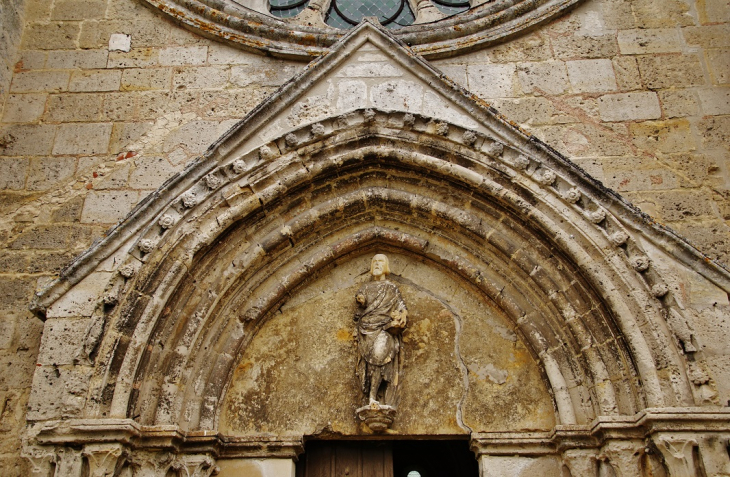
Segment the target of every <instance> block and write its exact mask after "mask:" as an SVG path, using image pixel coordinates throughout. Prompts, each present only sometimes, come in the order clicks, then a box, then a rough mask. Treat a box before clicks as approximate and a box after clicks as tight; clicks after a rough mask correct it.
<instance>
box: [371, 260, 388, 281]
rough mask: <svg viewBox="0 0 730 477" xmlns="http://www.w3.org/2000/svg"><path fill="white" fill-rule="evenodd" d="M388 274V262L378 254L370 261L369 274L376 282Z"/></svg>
mask: <svg viewBox="0 0 730 477" xmlns="http://www.w3.org/2000/svg"><path fill="white" fill-rule="evenodd" d="M389 273H390V261H388V257H387V256H385V255H384V254H382V253H379V254H377V255H375V256H374V257H373V259H372V260H371V261H370V274H371V275H372V276H373V278H375V279H376V280H382V279H383V278H385V277H387V276H388V274H389Z"/></svg>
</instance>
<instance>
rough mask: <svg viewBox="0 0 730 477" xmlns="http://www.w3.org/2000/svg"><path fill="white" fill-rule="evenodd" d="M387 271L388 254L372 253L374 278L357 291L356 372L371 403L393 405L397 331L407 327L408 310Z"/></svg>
mask: <svg viewBox="0 0 730 477" xmlns="http://www.w3.org/2000/svg"><path fill="white" fill-rule="evenodd" d="M389 273H390V264H389V262H388V257H386V256H385V255H383V254H378V255H375V256H374V257H373V259H372V261H371V262H370V274H371V275H372V276H373V281H371V282H368V283H366V284H364V285H363V286H362V287H361V288H360V290H359V291H358V292H357V295H356V296H355V299H356V300H357V305H358V308H357V311H355V318H354V319H355V322H356V323H357V344H358V351H359V358H358V364H357V373H358V375H359V377H360V383H361V385H362V392H363V394H365V396H367V397H368V398H369V400H370V404H373V403H376V402H377V403H379V404H381V403H382V404H385V405H388V406H391V405H393V404H395V402H394V398H395V388H396V387H397V386H398V368H399V362H398V357H399V352H400V346H401V343H400V333H401V332H402V331H403V329H404V328H405V327H406V318H407V316H408V310H407V309H406V304H405V302H404V301H403V297H401V294H400V290H398V287H397V286H396V285H395V284H394V283H393V282H391V281H389V280H388V279H387V277H388V274H389Z"/></svg>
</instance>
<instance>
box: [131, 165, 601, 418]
mask: <svg viewBox="0 0 730 477" xmlns="http://www.w3.org/2000/svg"><path fill="white" fill-rule="evenodd" d="M384 157H389V156H384ZM363 165H367V164H365V163H363ZM388 171H389V172H388V174H389V175H388V180H389V181H390V188H388V189H382V190H381V191H380V192H378V193H377V194H374V196H375V197H378V200H376V201H372V200H371V201H370V202H372V203H377V202H379V201H382V200H383V199H387V198H388V197H390V199H389V200H390V202H388V201H387V200H386V201H385V203H386V206H385V207H380V209H379V210H381V212H379V213H381V214H382V210H389V209H393V210H396V209H400V210H405V209H403V208H402V207H400V206H395V205H396V203H397V202H398V200H400V202H401V203H403V204H405V205H407V206H408V210H409V211H412V210H413V207H414V204H417V203H420V204H422V206H425V205H426V204H431V205H432V206H435V207H431V209H430V210H432V211H435V213H436V214H437V215H440V216H441V217H442V218H444V217H447V216H448V215H449V214H448V213H446V211H447V209H448V207H445V205H443V204H442V205H440V206H438V204H435V203H434V202H433V201H432V200H427V199H426V198H424V197H421V198H420V200H413V198H414V195H410V196H409V195H408V194H404V193H400V192H398V191H397V190H394V189H393V187H395V185H396V184H395V182H394V176H393V172H392V169H388ZM322 175H324V176H325V177H329V175H328V174H327V173H326V172H322ZM309 180H310V181H311V179H309ZM452 180H453V179H452ZM396 189H397V188H396ZM452 190H454V189H452ZM463 190H464V192H465V193H467V191H468V197H469V200H474V191H473V190H471V189H468V188H463ZM343 193H344V195H341V194H336V196H335V197H332V200H333V201H334V202H333V203H334V204H335V207H334V209H337V208H338V207H345V203H346V202H347V193H345V192H344V191H343ZM284 195H286V194H285V193H284ZM351 195H352V196H353V197H354V198H359V199H361V200H363V201H364V200H365V197H368V194H366V193H363V191H362V190H359V191H357V192H355V193H353V194H351ZM415 197H418V196H415ZM393 200H395V202H393ZM279 202H281V201H279ZM270 203H271V204H274V203H278V202H277V201H271V202H270ZM388 203H391V204H393V206H395V207H393V206H390V207H389V206H387V204H388ZM282 207H284V206H282ZM320 208H321V207H320ZM275 212H276V209H272V214H270V215H273V216H277V217H278V216H281V215H286V214H291V213H292V212H291V211H290V210H289V211H286V212H285V213H284V214H276V213H275ZM305 213H306V214H313V215H314V216H319V217H322V216H324V217H327V215H326V214H324V213H323V212H321V211H320V210H318V207H317V206H315V207H311V203H309V202H308V205H307V208H306V212H305ZM452 215H453V214H452ZM260 217H266V216H260ZM351 218H352V217H351ZM452 218H453V220H451V221H450V222H449V224H450V226H451V227H449V228H448V230H450V231H452V232H453V231H454V230H464V231H465V232H466V231H468V230H469V227H470V226H471V225H472V224H474V223H478V222H479V220H464V218H463V217H461V216H458V215H455V216H453V217H452ZM297 220H299V217H295V218H293V219H292V221H290V222H289V223H284V222H276V221H275V220H274V221H272V223H271V224H270V225H269V226H259V225H258V224H256V225H252V226H250V227H246V229H247V230H251V229H256V230H261V231H262V233H264V232H266V233H267V234H268V235H269V237H270V238H269V239H266V238H262V239H260V240H252V239H251V237H247V238H246V241H247V242H250V243H251V244H255V245H253V248H254V249H255V250H257V251H258V250H263V247H262V246H261V244H262V243H267V244H269V245H266V248H267V249H269V250H270V251H276V250H278V249H279V246H280V245H283V246H284V247H285V248H286V245H287V242H288V241H289V237H290V236H294V237H296V235H297V233H298V232H297V230H298V229H297V227H292V224H294V223H295V222H296V221H297ZM504 220H505V219H504V218H503V219H502V223H505V222H504ZM308 222H309V221H308V220H303V221H302V224H306V223H308ZM302 224H300V226H299V229H302V230H305V229H306V226H302ZM428 226H429V227H430V226H432V224H431V223H428ZM515 227H516V225H514V224H513V225H511V226H510V227H508V228H507V229H506V230H509V229H510V228H515ZM284 228H286V229H287V230H288V233H287V236H285V235H283V234H280V233H278V232H277V231H278V230H282V229H284ZM314 230H318V229H314ZM472 232H473V231H472ZM399 234H400V235H401V236H403V233H402V232H399ZM494 234H495V232H494V231H493V232H492V235H490V237H493V236H494ZM272 239H276V241H278V243H279V244H280V245H276V243H275V242H272ZM318 239H320V240H321V237H320V236H319V235H318ZM472 239H473V236H472V237H471V238H468V240H472ZM464 240H467V238H466V237H465V238H464ZM468 240H467V241H468ZM300 241H301V238H299V237H297V242H300ZM226 242H228V243H234V242H236V241H235V240H226ZM429 245H430V244H429ZM546 248H547V247H546ZM493 253H494V254H495V255H498V254H497V252H493ZM325 255H327V256H330V257H331V256H332V254H330V253H329V251H327V252H326V253H325ZM252 256H255V257H257V258H258V259H259V260H265V259H266V256H267V254H266V253H263V252H257V253H254V254H253V255H252ZM509 260H511V256H508V257H507V261H509ZM503 261H504V258H503ZM218 262H220V263H229V260H228V259H221V260H218ZM447 263H448V265H449V266H450V267H452V268H455V269H464V268H466V267H463V266H461V265H460V264H459V263H458V261H456V260H454V259H453V258H452V257H450V258H449V259H448V260H447ZM246 267H247V268H251V269H255V270H256V271H260V270H264V269H266V270H267V272H266V274H267V275H270V274H272V273H273V272H272V271H271V268H270V267H269V266H268V262H266V261H264V262H261V263H260V264H258V265H255V264H254V263H253V262H250V261H249V262H248V263H247V265H246ZM194 268H197V267H194ZM203 268H205V267H203ZM566 268H572V269H575V266H572V267H566ZM502 269H503V270H509V267H508V266H505V265H503V266H502ZM286 275H287V276H297V274H296V273H294V274H289V273H287V274H286ZM482 275H484V274H482ZM526 275H527V274H526ZM556 278H557V277H556ZM555 281H565V279H560V280H555ZM223 293H224V292H216V294H217V295H218V294H223ZM251 296H252V294H249V295H247V297H248V298H250V297H251ZM281 296H283V295H281V292H277V293H276V294H274V302H275V301H276V300H278V299H279V298H280V297H281ZM505 298H506V297H505V296H504V295H502V294H501V295H499V296H496V298H495V299H496V300H499V301H500V302H501V303H502V305H503V306H505V305H506V306H507V309H509V307H510V306H511V305H509V300H507V301H505ZM534 301H537V300H534ZM544 301H545V302H549V301H550V300H549V299H547V298H546V299H545V300H544ZM252 303H258V302H256V301H252ZM265 308H266V307H265V306H262V310H263V311H265ZM189 314H190V313H188V315H189ZM525 315H526V314H525V313H519V312H518V314H517V316H518V317H520V316H525ZM527 334H528V336H530V333H527ZM561 341H564V339H562V338H559V339H557V340H556V341H555V343H559V342H561ZM173 347H174V346H172V345H170V346H167V348H173ZM579 367H580V366H576V368H579ZM143 374H144V373H143ZM597 374H599V375H600V374H601V372H600V369H599V372H598V373H597ZM568 420H569V421H570V420H572V418H568Z"/></svg>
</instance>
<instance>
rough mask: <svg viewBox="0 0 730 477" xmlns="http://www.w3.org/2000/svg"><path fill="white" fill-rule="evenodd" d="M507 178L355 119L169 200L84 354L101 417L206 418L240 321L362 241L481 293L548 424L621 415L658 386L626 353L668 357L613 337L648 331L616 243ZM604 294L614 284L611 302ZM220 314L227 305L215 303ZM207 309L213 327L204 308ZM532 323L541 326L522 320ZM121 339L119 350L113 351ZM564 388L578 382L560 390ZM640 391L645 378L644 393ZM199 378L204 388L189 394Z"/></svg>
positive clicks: (210, 424) (490, 161) (544, 194)
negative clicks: (546, 399) (334, 133)
mask: <svg viewBox="0 0 730 477" xmlns="http://www.w3.org/2000/svg"><path fill="white" fill-rule="evenodd" d="M302 158H304V159H302ZM541 168H542V166H541V165H539V164H531V165H530V166H528V168H527V170H526V171H524V172H519V174H520V175H522V174H527V177H530V176H532V177H541V174H542V172H540V169H541ZM264 169H265V170H264ZM531 169H534V170H531ZM516 174H518V172H516V171H515V169H514V168H512V167H508V166H507V164H506V163H505V162H504V161H500V160H497V159H495V158H493V157H491V156H489V155H488V154H485V153H484V152H482V151H475V150H474V148H464V147H458V146H455V145H454V144H453V142H452V141H451V140H450V139H448V138H444V137H442V136H439V135H437V134H429V133H427V132H423V131H412V130H407V129H401V130H397V128H394V129H393V130H392V131H389V133H388V134H382V133H375V132H373V130H372V128H371V127H369V126H368V125H366V124H363V125H362V126H361V129H360V130H359V131H353V130H352V129H350V130H349V131H348V133H347V139H345V140H332V139H331V138H330V139H323V140H320V141H317V142H313V143H308V144H304V145H302V147H301V148H290V150H288V151H285V152H284V154H282V155H281V156H279V157H278V158H276V159H275V160H273V161H271V160H269V161H264V160H261V163H260V165H259V166H253V167H252V168H251V170H250V171H249V172H248V173H247V175H248V176H249V177H250V178H251V179H246V178H240V177H237V178H236V181H235V187H236V193H226V192H224V189H223V188H224V187H225V186H220V187H221V188H219V189H217V190H214V191H212V192H211V193H210V194H209V195H208V196H207V198H206V199H204V200H201V201H200V202H199V203H198V204H197V205H195V206H194V207H193V208H192V209H190V212H187V209H184V208H182V207H184V206H180V205H179V204H177V203H176V201H171V205H172V206H173V207H177V208H178V209H179V210H182V211H184V212H185V213H191V214H192V216H193V217H195V219H194V220H195V223H196V225H197V227H195V228H190V227H187V228H185V227H182V226H180V227H178V226H173V227H172V228H170V229H164V230H163V229H161V228H160V227H159V225H157V224H158V222H157V221H154V222H152V223H151V225H150V227H149V228H148V229H147V232H146V234H145V235H144V236H145V237H148V236H150V235H151V234H152V235H154V234H157V235H160V234H162V235H161V238H160V240H159V242H158V244H157V249H156V250H155V251H154V252H151V253H149V254H146V255H145V256H143V257H141V258H142V259H143V260H144V261H145V262H146V264H145V265H143V267H142V269H141V270H140V274H139V277H138V278H137V285H136V290H134V291H133V292H132V290H130V292H131V293H129V295H128V297H127V300H126V301H124V302H123V303H122V306H121V307H120V309H121V310H122V312H121V313H120V315H119V320H118V321H117V322H116V324H115V330H116V332H117V333H118V335H117V336H114V337H113V338H112V336H111V335H113V334H110V336H109V337H107V340H106V342H105V343H104V344H103V346H106V347H107V349H108V350H111V349H113V350H114V351H113V352H112V353H111V354H109V353H108V352H104V353H101V354H102V355H105V356H109V358H108V361H107V362H106V365H107V366H108V365H110V364H111V363H120V362H122V363H123V365H122V366H121V367H119V369H118V372H117V371H112V372H110V371H109V370H108V369H107V370H105V371H103V373H102V372H101V371H100V372H99V373H100V375H101V374H103V375H104V376H106V379H107V381H106V382H104V386H106V388H103V387H98V388H97V392H98V393H99V395H100V396H102V395H106V396H109V392H108V389H109V384H110V381H109V378H111V379H112V381H113V383H112V384H113V389H114V393H113V396H114V398H113V400H112V402H108V398H107V401H106V402H107V404H106V405H108V406H110V407H109V408H108V409H109V410H108V411H104V412H109V413H110V415H113V416H118V417H123V416H124V417H129V416H133V415H139V416H141V419H142V421H143V422H148V423H149V424H157V425H162V424H164V425H181V426H182V427H183V428H185V426H186V425H190V426H192V427H191V428H190V430H194V429H195V428H196V426H201V428H205V429H210V430H215V426H216V424H215V416H216V412H217V410H216V406H217V404H218V403H219V402H220V399H221V396H222V393H223V392H224V389H225V386H226V384H227V379H228V377H229V376H230V372H231V367H232V366H233V363H234V362H235V359H236V356H238V354H239V353H240V349H241V346H244V344H245V341H246V339H248V338H247V337H250V336H251V331H250V329H251V328H253V329H255V326H251V325H250V324H251V323H254V324H255V323H256V322H257V320H259V319H261V317H262V316H263V317H265V316H266V313H267V311H268V310H270V309H272V308H274V307H275V306H276V305H277V304H278V303H280V302H281V300H283V299H285V298H286V296H287V295H288V294H290V293H291V292H292V291H293V290H295V289H296V288H297V287H298V286H300V285H301V283H302V282H303V281H304V280H306V278H307V276H310V275H311V274H312V273H313V272H316V271H318V270H322V269H325V268H326V267H327V266H328V264H330V263H332V262H334V261H336V260H340V259H342V258H343V257H345V256H347V254H352V253H355V252H356V251H357V250H361V249H365V250H370V249H372V248H373V247H376V246H378V247H382V246H385V247H394V248H396V249H398V250H402V251H407V252H408V253H411V254H416V255H420V256H422V257H424V258H425V259H428V260H430V261H432V262H433V263H437V264H439V266H442V267H448V268H450V269H451V270H458V273H459V274H460V275H461V279H463V280H468V281H469V282H470V283H472V284H473V285H474V286H475V287H478V288H479V289H481V290H483V293H484V294H485V296H487V297H489V299H491V300H493V301H494V302H495V303H497V304H498V305H499V306H500V307H501V308H502V309H503V310H504V311H505V313H507V314H508V315H509V316H510V317H511V319H512V320H513V321H514V323H515V324H516V326H518V327H519V328H520V329H521V330H522V334H523V336H524V337H525V339H526V340H527V341H528V342H529V343H530V347H531V349H532V352H533V353H534V354H535V356H537V357H538V358H539V359H540V361H541V362H542V364H543V370H544V373H545V376H546V377H547V380H548V381H549V383H550V386H551V389H552V392H553V394H554V396H555V399H556V408H557V410H558V414H559V416H560V420H561V422H563V423H566V424H573V423H585V422H589V421H590V420H591V419H594V418H595V417H596V416H599V415H612V414H632V413H634V412H636V411H637V410H639V409H641V408H642V407H644V406H646V405H647V404H648V403H651V402H655V403H656V402H658V401H657V399H664V398H663V396H662V391H661V387H663V386H667V384H662V383H661V382H660V380H659V378H658V376H657V375H656V372H655V371H651V372H649V373H646V369H647V368H649V369H650V370H651V369H653V368H654V367H655V364H653V363H647V362H646V361H644V363H643V366H644V368H643V369H642V368H641V366H642V364H641V363H639V362H638V359H637V355H640V354H641V353H646V354H648V355H649V356H651V357H650V359H651V360H652V361H654V360H656V361H662V360H663V361H667V360H676V357H673V356H672V355H671V353H670V349H669V348H665V349H664V352H665V355H664V356H656V355H654V356H652V354H651V353H652V351H650V349H653V350H655V351H654V352H656V350H657V349H658V348H657V347H656V346H651V347H650V346H649V345H648V344H647V341H650V340H651V339H655V337H652V336H649V337H648V338H647V337H646V335H645V334H644V333H638V334H634V336H638V337H640V339H639V340H638V341H634V342H631V341H630V340H625V339H624V338H623V337H622V335H623V333H624V332H623V330H624V329H626V327H636V329H640V327H641V326H644V327H646V326H648V325H649V323H646V322H645V323H641V322H640V321H639V320H636V319H635V313H636V311H637V310H639V309H641V310H642V313H643V315H644V316H645V317H647V316H648V317H649V319H651V320H655V323H659V322H660V314H659V310H658V309H656V308H657V307H656V306H655V305H652V304H651V297H650V296H649V295H648V293H647V292H646V291H644V292H643V293H642V292H640V289H641V288H640V287H639V286H637V283H641V282H640V280H641V277H640V276H639V275H638V274H637V273H636V272H635V271H634V270H633V269H632V268H631V265H630V260H629V257H628V256H627V250H626V249H624V248H621V247H616V246H615V245H614V244H612V243H611V241H610V240H609V236H610V233H611V232H612V227H619V226H620V224H619V223H616V224H614V223H613V222H612V220H611V218H608V219H607V220H606V223H604V224H602V225H599V226H597V225H596V224H595V223H593V222H591V221H590V220H589V219H588V218H587V217H586V214H585V212H583V211H581V210H580V208H579V207H577V206H573V204H570V205H567V206H566V201H565V200H564V198H563V197H562V195H561V194H560V189H561V187H563V188H565V186H564V185H562V184H560V182H559V181H557V180H556V182H555V183H554V184H553V185H551V186H550V187H549V188H548V189H547V190H546V189H545V188H544V185H542V184H540V183H539V182H538V181H537V180H534V179H532V178H530V179H529V180H528V181H527V182H522V183H520V184H516V180H515V177H516ZM510 176H511V177H510ZM232 183H233V181H232ZM182 195H184V193H183V194H179V196H180V197H181V196H182ZM587 202H588V201H586V203H587ZM568 204H569V203H568ZM580 205H582V206H583V207H585V205H586V204H580ZM588 207H589V208H590V204H588ZM167 213H170V211H169V210H168V211H167ZM164 214H165V212H162V213H161V215H164ZM229 217H230V220H228V221H227V220H226V218H229ZM566 217H569V221H570V222H569V223H566ZM185 222H186V220H182V219H181V220H179V221H178V224H184V223H185ZM558 224H559V225H558ZM315 242H316V244H317V247H316V250H315V248H314V247H312V244H313V243H315ZM576 244H579V245H576ZM363 247H364V248H363ZM448 250H450V251H448ZM454 250H458V251H459V252H458V253H454V252H453V251H454ZM596 253H601V254H603V255H604V256H607V257H608V259H607V260H606V261H605V262H604V263H598V264H595V267H594V269H592V270H588V271H586V270H584V269H583V267H582V265H580V262H581V260H583V259H584V258H583V257H585V256H588V255H595V254H596ZM310 255H311V256H310ZM203 271H205V272H203ZM206 276H215V277H217V278H216V283H217V285H216V288H211V287H208V286H207V285H206V286H203V287H202V291H200V292H199V293H198V292H196V291H195V290H196V287H200V284H207V283H208V282H206ZM220 277H227V278H225V279H220ZM601 287H604V289H602V288H601ZM643 287H644V288H645V285H643ZM605 289H610V291H611V294H613V295H616V294H617V293H616V292H617V290H621V289H623V290H625V292H622V293H619V295H621V296H622V299H621V301H622V302H623V303H617V302H616V301H615V300H611V299H610V297H607V296H606V295H607V294H606V293H605V291H606V290H605ZM637 290H638V291H637ZM152 295H154V296H155V298H154V299H151V298H150V297H151V296H152ZM244 304H245V305H244ZM545 304H548V305H547V306H544V305H545ZM231 308H233V309H240V310H241V312H240V314H232V313H231V312H226V311H225V310H226V309H231ZM651 309H654V310H655V311H654V312H653V313H654V317H653V318H652V317H651V315H652V312H650V311H649V310H651ZM252 310H253V311H252ZM538 310H539V311H538ZM632 310H633V311H632ZM647 312H648V315H647ZM224 316H227V318H226V319H227V320H228V321H227V322H226V323H227V325H223V326H222V325H221V323H217V322H216V320H221V319H222V318H221V317H224ZM135 319H138V321H136V322H134V320H135ZM539 322H544V323H547V324H548V325H547V326H546V325H545V324H544V323H543V324H542V325H541V326H542V328H540V329H538V327H536V324H537V323H539ZM246 324H249V325H248V326H249V329H246ZM226 326H227V327H226ZM546 330H547V332H546ZM181 337H184V338H185V339H182V338H181ZM186 340H187V341H186ZM125 341H126V342H128V343H129V346H127V347H124V346H119V344H120V343H122V342H125ZM156 348H159V351H155V349H156ZM181 350H182V351H181ZM204 350H207V353H208V354H206V352H205V351H204ZM192 351H195V352H192ZM202 363H205V364H206V366H202ZM211 363H215V364H213V365H212V366H211V365H210V364H211ZM100 364H101V363H100ZM195 373H198V374H195ZM151 376H157V378H153V379H150V377H151ZM115 379H116V380H115ZM201 382H202V383H205V385H202V388H201ZM577 382H580V383H582V385H583V389H587V390H589V391H588V394H584V395H582V396H581V395H571V387H572V388H574V389H573V390H572V392H575V390H576V389H578V387H576V386H575V385H574V383H577ZM100 383H101V382H100ZM571 384H572V386H571ZM196 386H197V387H196ZM651 386H655V387H657V388H658V389H657V390H655V391H654V392H655V395H653V396H652V395H651V392H652V391H653V390H652V388H651ZM687 388H689V386H687ZM105 389H106V391H105ZM200 389H205V390H206V391H204V393H203V394H202V397H200V398H199V399H198V401H197V402H195V401H194V400H193V399H191V397H192V396H201V392H200ZM584 392H585V391H584ZM686 394H687V395H688V394H689V391H686ZM685 399H688V397H687V398H685ZM652 400H653V401H652ZM99 402H104V401H103V399H102V398H101V397H100V398H99ZM578 402H581V403H583V404H577V403H578ZM585 403H589V404H588V406H586V404H585ZM662 403H663V401H662ZM183 415H184V416H186V417H185V421H186V422H187V423H188V424H186V423H185V422H183V420H182V418H181V416H183ZM191 416H193V417H191Z"/></svg>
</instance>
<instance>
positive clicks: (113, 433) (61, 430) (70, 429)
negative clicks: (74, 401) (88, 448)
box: [34, 419, 304, 460]
mask: <svg viewBox="0 0 730 477" xmlns="http://www.w3.org/2000/svg"><path fill="white" fill-rule="evenodd" d="M34 437H35V439H34V440H35V442H36V443H37V444H38V445H41V446H49V445H55V446H59V445H60V446H64V445H74V446H76V445H79V444H86V445H93V444H112V443H115V444H120V445H123V446H128V447H129V448H131V449H142V450H159V449H165V450H169V451H172V452H176V453H184V454H210V455H213V456H221V457H224V458H286V459H295V460H296V458H297V456H298V455H299V454H301V453H302V452H304V443H303V437H296V436H295V437H284V438H281V437H270V436H254V437H245V438H242V437H233V438H230V437H225V436H220V435H218V434H215V433H212V432H210V431H195V432H188V433H186V432H183V431H181V430H180V429H179V428H178V427H177V426H140V425H139V424H138V423H137V422H135V421H133V420H131V419H76V420H70V421H66V422H64V423H60V422H59V421H51V422H48V423H46V424H45V425H44V426H43V427H42V428H41V430H40V431H39V432H38V434H37V435H35V436H34Z"/></svg>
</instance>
